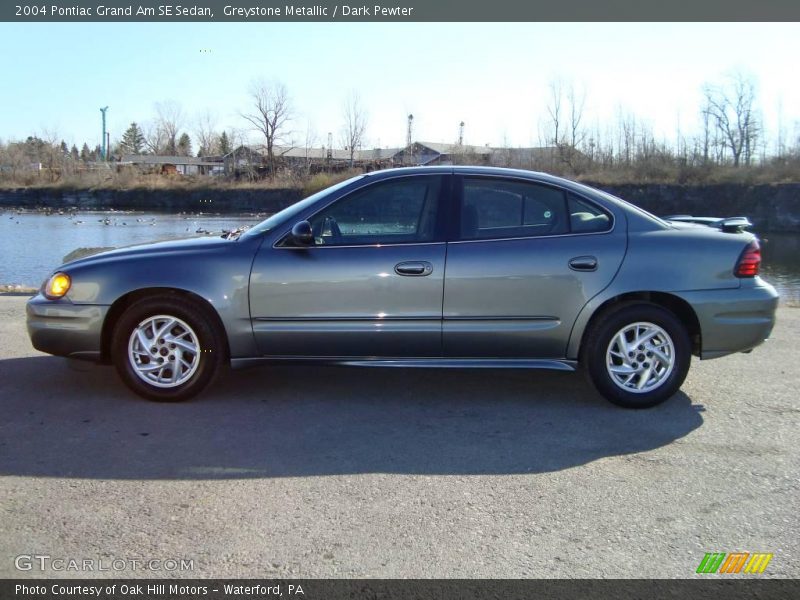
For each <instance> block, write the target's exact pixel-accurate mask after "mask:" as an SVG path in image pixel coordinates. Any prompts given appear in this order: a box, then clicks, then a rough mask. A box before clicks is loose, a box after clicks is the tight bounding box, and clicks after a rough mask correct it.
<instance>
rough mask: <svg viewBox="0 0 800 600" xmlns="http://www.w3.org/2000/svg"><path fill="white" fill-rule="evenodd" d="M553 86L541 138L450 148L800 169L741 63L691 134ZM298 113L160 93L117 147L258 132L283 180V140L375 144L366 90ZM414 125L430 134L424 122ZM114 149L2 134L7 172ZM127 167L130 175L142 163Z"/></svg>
mask: <svg viewBox="0 0 800 600" xmlns="http://www.w3.org/2000/svg"><path fill="white" fill-rule="evenodd" d="M545 96H546V103H545V104H546V109H545V111H544V114H542V115H541V118H540V119H539V121H538V131H537V145H536V146H537V147H536V148H527V149H523V148H513V147H510V145H508V144H502V145H501V147H498V148H494V149H493V151H492V152H491V154H490V155H487V153H485V152H476V151H475V147H473V146H469V145H468V144H466V143H464V140H463V139H462V133H463V129H462V130H460V131H459V136H458V139H454V140H453V145H452V148H453V151H452V152H451V153H449V154H450V155H449V160H451V161H452V162H453V163H455V164H459V163H464V164H476V163H478V164H492V165H495V166H508V167H517V168H525V169H535V170H545V171H549V172H552V173H555V174H558V175H564V176H567V177H573V178H578V179H584V180H590V181H594V182H598V183H602V182H607V183H637V182H642V183H652V182H665V183H675V182H677V183H705V182H707V183H714V182H742V183H745V182H754V183H755V182H760V183H770V182H784V181H800V137H798V135H797V125H796V124H795V126H794V133H793V134H792V135H788V134H787V132H786V131H784V127H785V126H784V124H783V122H782V119H781V123H780V124H779V127H778V130H777V132H776V134H774V135H773V136H772V137H770V136H768V135H767V132H766V130H765V127H764V123H763V118H762V115H761V110H760V108H759V105H758V98H757V91H756V85H755V81H754V79H753V78H752V77H750V76H747V75H745V74H743V73H741V72H735V73H732V74H731V75H729V76H726V77H725V78H722V79H721V80H720V81H718V82H714V83H708V84H706V85H704V86H703V88H702V97H703V101H702V105H701V106H700V107H699V109H698V123H699V126H696V127H693V128H692V132H691V134H688V133H684V132H682V131H681V129H680V127H676V132H675V135H674V136H672V137H670V138H669V139H666V138H664V137H663V136H662V137H659V136H657V135H656V134H655V133H654V131H653V128H652V126H651V125H650V124H649V123H648V121H647V120H646V119H643V118H641V117H639V116H637V115H636V114H635V113H634V112H632V111H629V110H625V109H622V108H620V109H619V110H618V111H617V114H616V116H615V118H614V119H612V120H611V121H609V122H605V123H601V122H598V121H594V122H591V121H590V119H589V117H588V116H587V111H586V99H587V96H588V93H587V90H586V89H581V88H579V87H576V86H575V85H573V84H571V83H566V82H564V81H561V80H553V81H551V82H550V84H549V86H548V88H547V90H545ZM294 115H295V110H294V105H293V102H292V99H291V96H290V94H289V92H288V89H287V88H286V86H285V85H284V84H282V83H280V82H274V81H266V80H259V81H255V82H253V83H252V84H251V86H250V105H249V106H248V108H247V109H246V110H244V111H242V112H240V113H239V117H240V121H241V124H242V128H241V129H229V130H227V131H225V130H221V129H220V128H219V126H218V123H217V120H216V118H215V117H214V116H213V113H211V112H210V111H206V112H204V113H202V114H201V115H199V116H197V117H195V118H193V119H190V118H188V117H187V115H186V114H185V113H184V112H183V110H182V109H181V107H180V105H179V104H178V103H176V102H162V103H157V104H156V105H155V114H154V116H153V117H152V118H151V119H149V120H145V121H143V122H142V123H141V124H140V123H139V122H138V121H137V122H132V123H131V124H130V125H129V126H128V128H127V129H126V131H124V132H123V134H122V135H121V136H119V137H118V138H116V139H115V141H114V143H113V144H112V147H111V149H110V152H109V154H110V156H109V157H108V158H109V159H110V160H111V161H112V162H113V161H114V160H119V159H120V158H121V157H122V156H124V155H131V154H154V155H162V156H163V155H167V156H201V157H209V156H217V157H219V156H224V155H226V154H228V153H230V152H231V151H232V150H233V149H234V148H236V147H238V146H239V145H241V144H245V143H252V142H253V141H254V140H256V143H255V144H254V145H255V146H258V147H259V149H261V151H262V153H263V155H264V157H265V158H264V162H265V166H266V167H268V168H267V169H266V173H267V174H268V176H269V179H270V183H271V185H275V184H276V183H277V181H276V180H280V179H281V177H284V178H285V179H287V180H288V179H291V181H292V182H294V183H295V184H296V182H297V174H296V173H294V174H291V178H286V177H285V174H284V173H282V171H283V167H284V163H282V161H281V158H280V153H279V152H277V148H278V147H286V146H289V147H295V148H297V147H300V148H306V149H309V148H312V147H314V148H319V147H320V146H323V147H324V146H332V147H333V148H336V149H339V150H341V149H344V150H345V151H346V155H348V154H349V158H350V166H351V167H352V166H354V156H355V155H356V153H357V152H358V151H359V150H369V149H370V146H369V143H368V141H367V139H368V138H367V133H368V125H369V118H368V112H367V110H366V107H365V106H364V104H363V103H362V101H361V99H360V97H359V95H358V93H357V92H355V91H351V92H350V93H349V94H348V95H347V98H346V99H345V101H344V102H343V105H342V110H341V121H340V124H339V129H338V134H337V136H336V138H335V139H334V136H333V134H332V133H328V134H327V136H325V138H324V139H322V138H321V137H320V136H319V135H318V134H317V132H316V131H315V130H314V129H313V128H312V127H310V126H309V125H306V126H305V128H304V130H303V129H302V127H300V128H298V127H297V125H298V123H297V119H296V118H295V117H294ZM411 118H412V117H411V116H410V115H409V122H410V120H411ZM301 125H302V124H301ZM461 125H462V127H463V123H462V124H461ZM298 129H300V132H298ZM414 137H415V138H417V137H422V138H424V134H423V135H421V136H414ZM454 137H455V136H454ZM103 158H104V157H103V156H102V151H101V148H100V146H94V147H90V146H89V145H88V144H83V145H82V147H81V148H80V149H78V148H77V147H76V146H74V145H73V146H71V147H68V146H67V144H66V143H65V142H64V141H62V140H59V139H56V138H55V136H52V135H44V136H31V137H28V138H27V139H26V140H24V141H12V142H7V143H3V142H2V141H0V183H4V184H6V185H36V184H42V183H50V184H58V183H64V184H70V185H75V186H80V185H81V183H82V182H84V183H85V184H86V185H92V184H93V182H94V181H96V180H97V179H98V177H100V176H98V175H97V172H98V171H100V172H102V173H104V175H102V177H100V178H101V179H104V180H105V181H106V182H108V181H109V180H111V185H112V186H113V185H114V179H115V178H117V177H118V174H115V173H114V170H113V169H109V168H108V165H107V164H105V161H103ZM125 177H127V178H128V179H130V175H125ZM121 183H125V182H121ZM128 183H130V182H128Z"/></svg>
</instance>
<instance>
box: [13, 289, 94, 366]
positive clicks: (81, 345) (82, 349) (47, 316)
mask: <svg viewBox="0 0 800 600" xmlns="http://www.w3.org/2000/svg"><path fill="white" fill-rule="evenodd" d="M108 309H109V307H108V306H98V305H85V304H72V303H71V302H69V301H68V300H55V301H53V300H48V299H47V298H45V297H44V296H42V295H41V294H38V295H36V296H34V297H33V298H31V299H30V300H28V304H27V305H26V313H27V324H28V335H29V336H30V338H31V343H32V344H33V347H34V348H36V349H37V350H39V351H40V352H46V353H47V354H54V355H56V356H69V357H73V358H86V359H93V360H99V359H100V351H101V338H102V331H103V321H104V320H105V317H106V314H107V313H108Z"/></svg>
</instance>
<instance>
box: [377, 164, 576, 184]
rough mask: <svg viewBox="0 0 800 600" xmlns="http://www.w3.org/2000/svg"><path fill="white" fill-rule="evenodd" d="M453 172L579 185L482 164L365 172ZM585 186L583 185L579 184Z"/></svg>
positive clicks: (385, 174) (390, 174)
mask: <svg viewBox="0 0 800 600" xmlns="http://www.w3.org/2000/svg"><path fill="white" fill-rule="evenodd" d="M436 173H439V174H447V175H450V174H453V175H494V176H495V177H519V178H523V179H529V180H531V181H541V182H544V183H552V184H555V185H562V186H567V187H570V186H575V185H580V184H578V183H576V182H574V181H571V180H569V179H564V178H563V177H556V176H555V175H549V174H548V173H542V172H540V171H527V170H525V169H509V168H505V167H484V166H463V165H458V166H452V165H451V166H430V167H427V166H422V167H396V168H393V169H382V170H379V171H372V172H370V173H366V176H367V177H374V178H377V179H383V178H384V177H397V176H398V175H421V174H428V175H431V174H436ZM581 187H585V186H581Z"/></svg>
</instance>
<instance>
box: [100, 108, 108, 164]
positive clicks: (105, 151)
mask: <svg viewBox="0 0 800 600" xmlns="http://www.w3.org/2000/svg"><path fill="white" fill-rule="evenodd" d="M107 110H108V107H107V106H105V107H103V108H101V109H100V112H101V113H103V148H102V149H101V150H100V157H101V158H102V159H103V160H107V158H106V157H107V155H108V149H107V148H106V111H107Z"/></svg>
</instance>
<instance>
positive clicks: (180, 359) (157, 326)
mask: <svg viewBox="0 0 800 600" xmlns="http://www.w3.org/2000/svg"><path fill="white" fill-rule="evenodd" d="M111 344H112V349H111V355H112V360H113V362H114V366H115V367H116V369H117V373H119V375H120V377H121V378H122V380H123V381H124V382H125V384H126V385H127V386H128V387H129V388H131V389H132V390H133V391H134V392H136V393H137V394H139V395H140V396H142V397H144V398H147V399H148V400H155V401H157V402H181V401H183V400H188V399H189V398H192V397H193V396H195V395H197V394H198V393H200V392H201V391H202V390H203V389H204V388H205V387H206V386H208V384H209V383H211V381H212V379H213V378H214V376H215V375H216V373H217V371H218V370H219V368H220V366H221V364H222V361H223V359H224V343H223V337H222V334H221V333H220V332H218V331H217V328H216V327H214V323H213V321H212V320H211V319H210V318H208V315H207V310H206V309H205V308H204V307H202V306H201V305H199V304H198V303H195V302H192V301H190V300H187V299H184V298H179V297H155V298H146V299H143V300H140V301H138V302H136V303H135V304H133V305H132V306H131V307H130V308H128V309H127V310H126V311H125V312H124V313H123V315H122V316H121V317H120V319H119V321H118V322H117V324H116V326H115V328H114V334H113V337H112V342H111Z"/></svg>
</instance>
